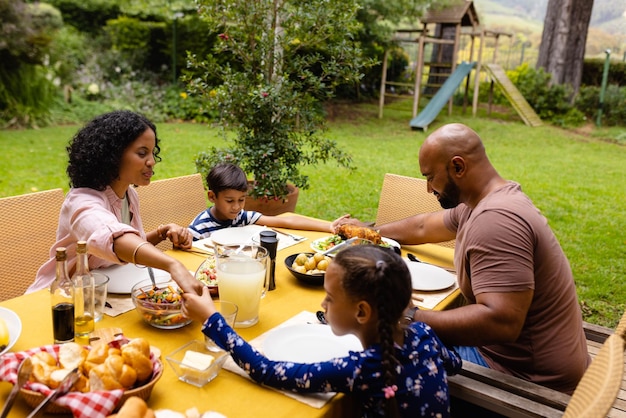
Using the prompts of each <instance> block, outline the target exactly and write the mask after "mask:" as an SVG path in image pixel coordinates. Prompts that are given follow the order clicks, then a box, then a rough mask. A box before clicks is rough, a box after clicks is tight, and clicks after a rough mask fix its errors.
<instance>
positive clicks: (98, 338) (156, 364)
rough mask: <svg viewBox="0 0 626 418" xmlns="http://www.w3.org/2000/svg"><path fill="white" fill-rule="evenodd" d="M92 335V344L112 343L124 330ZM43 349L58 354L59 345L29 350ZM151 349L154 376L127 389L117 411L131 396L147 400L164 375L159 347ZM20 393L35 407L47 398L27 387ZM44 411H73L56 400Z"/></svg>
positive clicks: (119, 337)
mask: <svg viewBox="0 0 626 418" xmlns="http://www.w3.org/2000/svg"><path fill="white" fill-rule="evenodd" d="M90 336H91V337H93V338H91V339H90V342H91V344H92V346H93V345H94V344H100V343H105V344H110V343H111V342H112V341H114V340H120V339H122V338H123V335H122V330H121V329H119V328H103V329H99V330H96V331H94V332H93V333H92V334H91V335H90ZM43 350H45V351H49V352H52V351H54V352H55V353H57V355H58V346H47V347H40V348H37V349H32V350H29V352H30V355H32V354H34V353H35V352H37V351H43ZM150 350H151V354H150V360H151V362H152V377H151V378H150V380H149V381H148V382H147V383H145V384H143V385H141V386H138V387H134V388H132V389H128V390H125V391H124V393H123V394H122V396H121V398H120V399H119V401H118V402H117V404H116V406H115V408H114V410H115V411H117V410H118V409H119V408H120V407H121V406H122V405H123V404H124V402H125V401H126V399H127V398H130V397H131V396H137V397H139V398H141V399H143V400H144V401H147V400H148V398H150V395H151V394H152V388H154V385H155V384H156V383H157V382H158V380H159V379H160V378H161V376H162V375H163V362H162V361H161V360H160V351H159V350H158V349H155V348H154V347H152V346H151V347H150ZM71 393H75V394H76V393H79V392H71ZM20 394H21V395H22V397H23V398H24V400H25V401H26V403H27V404H28V405H30V406H32V407H33V408H35V407H37V406H38V405H39V404H40V403H41V402H42V401H43V400H44V399H45V395H44V394H42V393H41V392H37V391H33V390H30V389H26V388H21V389H20ZM81 395H82V396H88V395H89V393H84V394H81ZM91 401H94V400H93V399H92V400H91ZM95 401H96V402H98V400H95ZM44 411H45V412H47V413H49V414H69V413H72V411H71V410H70V409H69V408H68V407H66V406H64V405H60V404H58V403H56V402H51V403H49V404H48V405H46V407H45V408H44Z"/></svg>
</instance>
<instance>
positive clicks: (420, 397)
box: [183, 245, 461, 418]
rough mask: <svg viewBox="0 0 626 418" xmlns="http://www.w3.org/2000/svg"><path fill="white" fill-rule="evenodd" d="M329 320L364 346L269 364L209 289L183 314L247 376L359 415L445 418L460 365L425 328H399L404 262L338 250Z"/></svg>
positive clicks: (191, 297) (330, 273)
mask: <svg viewBox="0 0 626 418" xmlns="http://www.w3.org/2000/svg"><path fill="white" fill-rule="evenodd" d="M324 289H325V290H326V297H325V298H324V300H323V301H322V307H323V308H324V310H325V314H326V319H327V321H328V323H329V325H330V326H331V328H332V330H333V332H334V333H335V334H336V335H346V334H354V335H355V336H356V337H358V338H359V340H360V341H361V344H362V345H363V347H365V349H364V350H363V351H360V352H350V353H349V355H347V356H345V357H342V358H335V359H332V360H328V361H324V362H320V363H311V364H299V363H292V362H281V361H272V360H269V359H267V358H266V357H265V356H263V355H262V354H261V353H259V352H258V351H256V350H255V349H254V348H253V347H252V346H250V345H249V344H248V343H247V342H245V341H244V340H243V339H242V338H241V337H239V335H237V333H236V332H235V331H234V330H233V329H232V328H230V327H229V326H228V325H227V324H226V323H225V321H224V318H223V317H222V316H221V315H220V313H219V312H217V311H216V309H215V306H214V304H213V302H212V299H211V297H210V295H209V292H208V288H207V289H206V290H205V292H204V293H203V295H202V296H198V295H195V294H187V293H186V294H185V295H184V301H185V302H184V308H183V309H184V312H185V313H186V314H187V315H188V316H189V317H191V318H193V319H196V320H199V321H201V322H202V323H203V327H202V332H203V333H204V334H205V335H207V336H209V337H210V338H211V339H213V340H214V341H215V343H216V344H217V345H219V346H220V347H222V348H223V349H224V350H227V351H229V352H230V354H231V356H232V357H233V359H234V360H235V362H236V363H237V364H238V365H239V367H241V368H242V369H244V370H245V371H246V372H247V373H248V374H249V375H250V377H251V378H252V379H254V380H255V381H257V382H259V383H262V384H264V385H266V386H271V387H273V388H278V389H283V390H292V391H294V392H302V393H304V392H309V393H311V392H343V393H346V394H350V395H352V396H353V397H354V400H355V402H354V404H355V405H358V406H359V407H360V408H362V410H361V411H359V415H360V416H364V417H418V416H419V417H442V418H443V417H449V416H450V399H449V392H448V383H447V374H454V373H456V372H458V371H459V370H460V368H461V360H460V358H459V357H458V356H457V355H456V353H455V352H454V351H452V350H448V349H447V348H446V347H445V346H444V345H443V344H442V343H441V341H440V340H439V338H438V337H437V336H436V335H435V333H434V331H433V330H432V329H431V328H430V327H429V326H428V325H426V324H424V323H421V322H413V323H409V324H404V323H403V321H402V317H403V312H404V310H405V309H406V308H407V306H409V304H410V301H411V291H412V286H411V275H410V273H409V271H408V268H407V266H406V263H405V262H404V261H403V260H402V258H401V257H400V256H398V255H397V254H395V253H394V252H393V251H391V250H389V249H385V248H382V247H379V246H376V245H360V246H353V247H349V248H347V249H345V250H343V251H340V252H339V253H338V254H337V256H336V257H335V258H334V260H333V261H332V262H331V263H330V264H329V266H328V269H327V270H326V277H325V280H324Z"/></svg>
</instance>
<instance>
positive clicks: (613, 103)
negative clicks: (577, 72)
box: [576, 84, 626, 126]
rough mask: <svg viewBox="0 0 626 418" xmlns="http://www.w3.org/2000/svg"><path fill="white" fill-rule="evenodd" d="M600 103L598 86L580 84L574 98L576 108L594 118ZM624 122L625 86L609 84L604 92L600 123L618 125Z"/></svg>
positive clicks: (625, 110) (625, 119)
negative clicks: (576, 95)
mask: <svg viewBox="0 0 626 418" xmlns="http://www.w3.org/2000/svg"><path fill="white" fill-rule="evenodd" d="M599 104H600V87H596V86H582V87H581V88H580V91H579V93H578V97H577V98H576V108H577V109H579V110H580V111H581V112H583V113H584V114H585V115H586V116H587V117H588V118H590V119H593V120H595V119H596V118H597V115H598V107H599ZM625 123H626V87H619V86H617V85H615V84H612V85H609V86H607V88H606V91H605V93H604V106H603V108H602V124H603V125H607V126H619V125H624V124H625Z"/></svg>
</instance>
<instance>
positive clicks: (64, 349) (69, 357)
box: [59, 342, 89, 370]
mask: <svg viewBox="0 0 626 418" xmlns="http://www.w3.org/2000/svg"><path fill="white" fill-rule="evenodd" d="M88 353H89V350H87V349H86V348H84V347H83V346H81V345H80V344H77V343H74V342H69V343H65V344H62V345H61V347H59V365H60V366H61V368H62V369H69V370H73V369H75V368H76V367H78V368H79V370H82V367H83V364H84V363H85V359H87V354H88Z"/></svg>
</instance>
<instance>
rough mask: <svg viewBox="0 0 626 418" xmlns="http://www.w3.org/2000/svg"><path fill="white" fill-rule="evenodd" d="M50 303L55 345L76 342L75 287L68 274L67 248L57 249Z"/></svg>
mask: <svg viewBox="0 0 626 418" xmlns="http://www.w3.org/2000/svg"><path fill="white" fill-rule="evenodd" d="M50 302H51V306H52V330H53V334H54V342H55V344H63V343H67V342H70V341H74V287H73V286H72V281H71V280H70V277H69V276H68V274H67V252H66V249H65V247H58V248H57V249H56V278H55V280H54V282H52V285H50Z"/></svg>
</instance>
